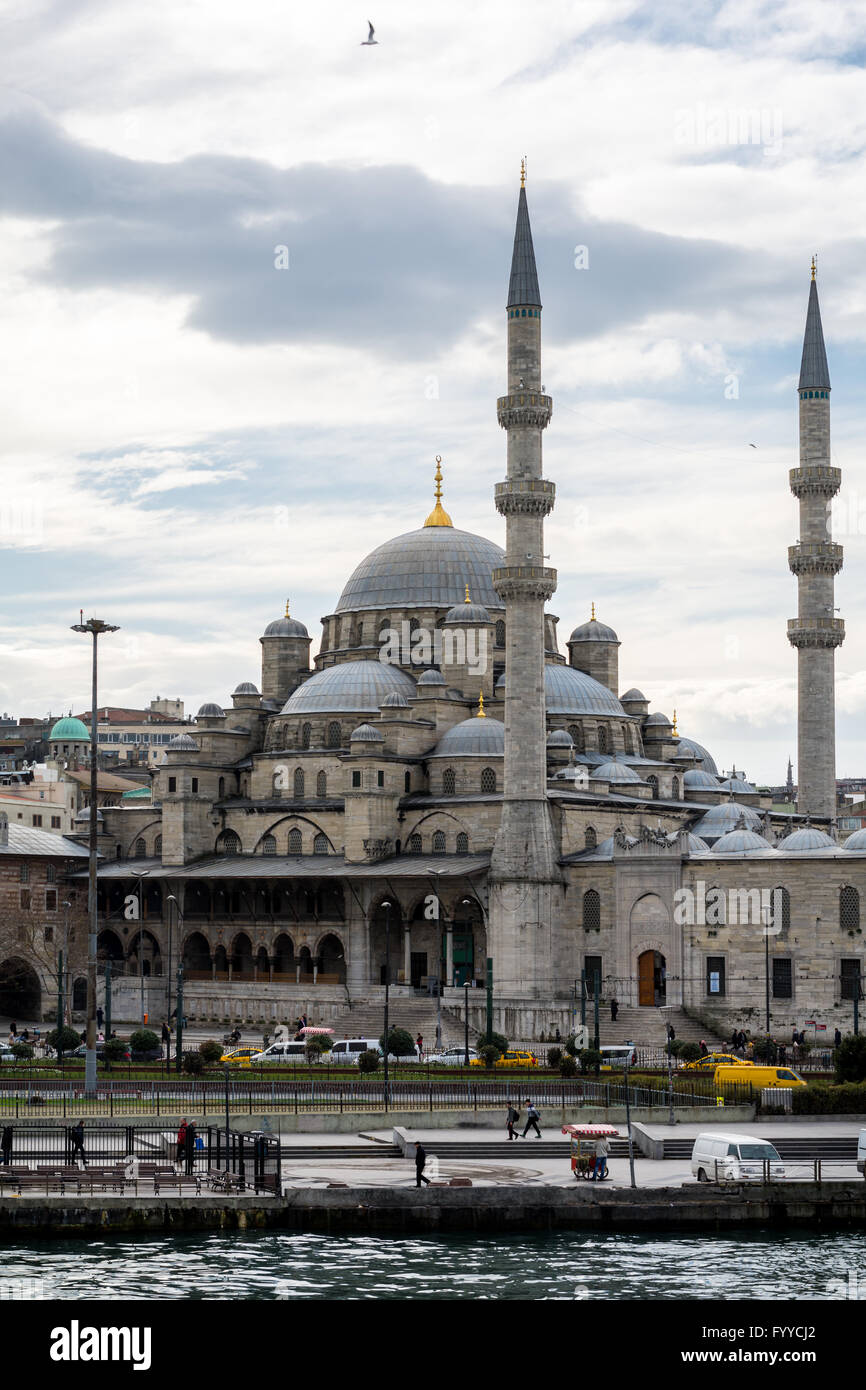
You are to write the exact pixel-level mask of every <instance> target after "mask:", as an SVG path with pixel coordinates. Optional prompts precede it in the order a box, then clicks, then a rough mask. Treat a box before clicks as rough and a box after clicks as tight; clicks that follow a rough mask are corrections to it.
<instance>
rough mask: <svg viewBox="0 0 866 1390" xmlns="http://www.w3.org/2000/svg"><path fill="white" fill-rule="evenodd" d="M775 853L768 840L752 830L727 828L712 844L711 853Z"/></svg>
mask: <svg viewBox="0 0 866 1390" xmlns="http://www.w3.org/2000/svg"><path fill="white" fill-rule="evenodd" d="M768 850H769V852H770V853H771V854H772V853H775V851H774V850H773V846H772V845H771V844H770V842H769V840H765V839H764V837H763V835H759V834H758V833H757V832H756V831H754V830H729V831H728V833H727V834H726V835H722V836H721V837H720V838H719V839H718V840H716V843H715V844H714V846H713V854H766V853H767V851H768Z"/></svg>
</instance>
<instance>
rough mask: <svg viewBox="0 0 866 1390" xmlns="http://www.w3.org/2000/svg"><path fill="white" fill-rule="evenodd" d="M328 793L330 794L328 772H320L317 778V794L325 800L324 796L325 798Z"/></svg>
mask: <svg viewBox="0 0 866 1390" xmlns="http://www.w3.org/2000/svg"><path fill="white" fill-rule="evenodd" d="M327 795H328V774H327V773H326V772H320V773H319V775H318V777H317V778H316V796H318V797H319V798H320V799H321V800H324V798H325V797H326V796H327Z"/></svg>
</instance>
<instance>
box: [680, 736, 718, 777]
mask: <svg viewBox="0 0 866 1390" xmlns="http://www.w3.org/2000/svg"><path fill="white" fill-rule="evenodd" d="M687 753H691V755H692V757H693V758H694V759H695V761H696V762H700V764H701V771H702V772H712V773H713V775H714V776H715V775H716V774H717V773H718V771H719V769H718V768H717V767H716V762H715V759H714V757H713V755H712V753H708V752H707V750H706V748H704V746H703V744H701V743H696V742H695V740H694V739H693V738H684V737H683V735H682V734H680V741H679V743H678V744H677V756H678V757H680V758H681V757H682V756H683V755H684V754H687Z"/></svg>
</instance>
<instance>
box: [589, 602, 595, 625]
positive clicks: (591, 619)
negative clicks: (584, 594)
mask: <svg viewBox="0 0 866 1390" xmlns="http://www.w3.org/2000/svg"><path fill="white" fill-rule="evenodd" d="M590 622H593V623H594V622H595V604H593V605H592V617H591V618H590Z"/></svg>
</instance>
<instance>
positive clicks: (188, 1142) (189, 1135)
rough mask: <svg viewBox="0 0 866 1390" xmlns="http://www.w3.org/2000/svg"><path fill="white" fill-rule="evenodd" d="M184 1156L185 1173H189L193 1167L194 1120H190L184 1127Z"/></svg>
mask: <svg viewBox="0 0 866 1390" xmlns="http://www.w3.org/2000/svg"><path fill="white" fill-rule="evenodd" d="M184 1154H185V1157H186V1171H187V1173H191V1172H192V1171H193V1168H194V1166H195V1120H190V1122H189V1124H188V1125H187V1127H186V1137H185V1139H184Z"/></svg>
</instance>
